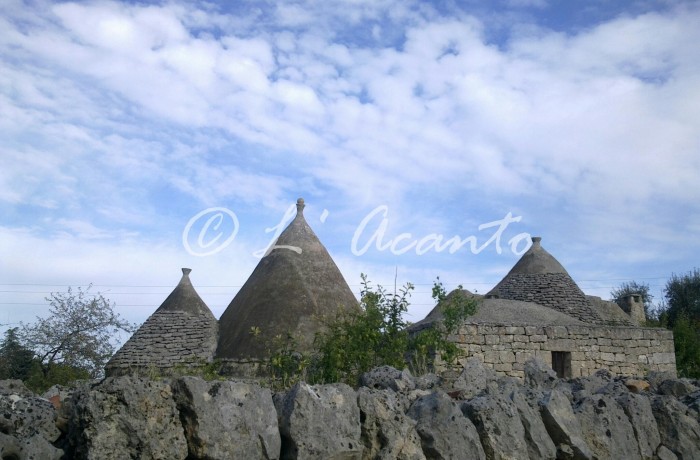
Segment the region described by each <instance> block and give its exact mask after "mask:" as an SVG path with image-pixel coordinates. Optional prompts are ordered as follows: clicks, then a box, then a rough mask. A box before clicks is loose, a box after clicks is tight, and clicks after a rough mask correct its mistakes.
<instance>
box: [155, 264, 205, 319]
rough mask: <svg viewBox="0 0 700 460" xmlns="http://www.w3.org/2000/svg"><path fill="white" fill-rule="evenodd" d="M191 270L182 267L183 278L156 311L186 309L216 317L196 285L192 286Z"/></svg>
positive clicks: (190, 311)
mask: <svg viewBox="0 0 700 460" xmlns="http://www.w3.org/2000/svg"><path fill="white" fill-rule="evenodd" d="M191 272H192V269H191V268H183V269H182V278H180V282H179V283H178V284H177V286H175V289H173V292H171V293H170V295H169V296H168V297H166V299H165V300H164V301H163V303H162V304H161V305H160V307H158V310H156V312H159V311H185V312H189V313H193V314H199V313H205V314H209V315H211V317H212V318H214V315H213V314H212V312H211V310H209V307H207V304H205V303H204V301H203V300H202V298H201V297H199V294H197V291H195V289H194V286H192V281H190V273H191Z"/></svg>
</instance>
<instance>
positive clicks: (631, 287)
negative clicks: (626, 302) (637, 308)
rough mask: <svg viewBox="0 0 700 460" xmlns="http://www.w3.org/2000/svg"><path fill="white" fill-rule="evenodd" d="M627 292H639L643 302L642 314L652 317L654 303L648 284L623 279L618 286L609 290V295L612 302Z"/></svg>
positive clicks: (627, 293)
mask: <svg viewBox="0 0 700 460" xmlns="http://www.w3.org/2000/svg"><path fill="white" fill-rule="evenodd" d="M629 294H639V295H641V296H642V302H644V314H645V315H646V317H647V318H652V317H653V316H654V304H653V303H652V300H653V299H654V296H653V295H651V293H650V292H649V285H648V284H646V283H637V282H636V281H625V282H624V283H622V284H620V286H619V287H617V288H615V289H613V290H612V291H610V297H611V298H612V300H613V302H617V300H618V299H619V298H621V297H624V296H626V295H629Z"/></svg>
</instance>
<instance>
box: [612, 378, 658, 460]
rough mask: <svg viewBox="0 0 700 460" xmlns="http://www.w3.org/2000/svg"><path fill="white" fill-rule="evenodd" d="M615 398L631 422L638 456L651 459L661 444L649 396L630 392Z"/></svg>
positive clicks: (645, 459) (647, 459) (646, 459)
mask: <svg viewBox="0 0 700 460" xmlns="http://www.w3.org/2000/svg"><path fill="white" fill-rule="evenodd" d="M615 400H616V401H617V403H618V404H619V405H620V407H622V410H623V411H625V414H626V415H627V418H628V419H629V421H630V423H631V424H632V429H633V430H634V436H635V438H636V439H637V446H638V448H639V454H640V457H641V458H642V459H644V460H649V459H652V458H653V457H654V453H655V452H656V450H657V449H658V447H659V444H661V438H660V437H659V430H658V428H657V427H656V419H654V414H653V412H652V411H651V403H650V402H649V398H648V397H646V396H641V395H638V394H634V393H632V392H631V393H627V394H623V395H620V396H617V397H616V398H615Z"/></svg>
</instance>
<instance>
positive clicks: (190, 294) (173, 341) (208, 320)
mask: <svg viewBox="0 0 700 460" xmlns="http://www.w3.org/2000/svg"><path fill="white" fill-rule="evenodd" d="M190 272H191V270H190V269H189V268H183V269H182V278H181V279H180V282H179V283H178V285H177V286H176V287H175V289H174V290H173V292H171V293H170V295H169V296H168V297H167V298H166V299H165V301H164V302H163V303H162V304H161V306H160V307H158V309H157V310H156V311H155V312H154V313H153V314H152V315H151V316H150V317H149V318H148V319H147V320H146V322H144V323H143V324H142V325H141V327H139V329H138V330H137V331H136V332H135V333H134V335H132V336H131V338H130V339H129V340H128V341H127V342H126V343H125V344H124V346H122V347H121V348H120V349H119V351H117V353H115V354H114V356H113V357H112V359H110V360H109V362H108V363H107V366H105V372H106V374H107V375H108V376H109V375H123V374H129V373H139V372H143V371H150V370H153V369H155V370H158V371H160V372H166V373H167V370H168V369H170V368H172V367H175V366H190V365H199V364H203V363H206V362H211V361H212V359H213V357H214V352H215V350H216V343H217V339H218V331H219V325H218V322H217V321H216V318H215V317H214V315H213V314H212V312H211V310H209V307H207V305H206V304H205V303H204V301H203V300H202V298H201V297H199V294H197V291H195V289H194V287H193V286H192V282H191V281H190V277H189V274H190Z"/></svg>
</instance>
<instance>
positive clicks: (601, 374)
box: [569, 369, 613, 401]
mask: <svg viewBox="0 0 700 460" xmlns="http://www.w3.org/2000/svg"><path fill="white" fill-rule="evenodd" d="M611 383H613V376H612V374H611V373H610V372H609V371H608V370H607V369H601V370H599V371H597V372H596V373H595V374H593V375H589V376H586V377H577V378H575V379H572V380H570V381H569V387H570V388H571V393H572V396H573V399H574V400H575V401H581V400H583V399H585V398H587V397H588V396H591V395H594V394H596V393H600V392H604V393H609V391H610V390H609V389H605V388H606V387H608V386H609V385H610V384H611Z"/></svg>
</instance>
